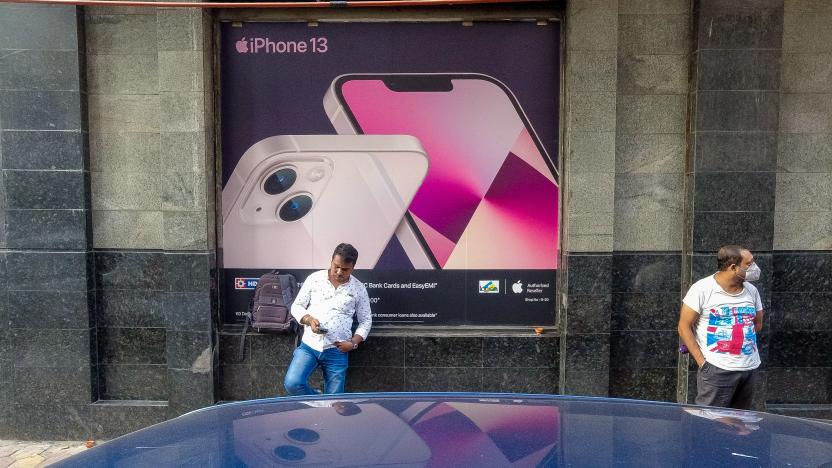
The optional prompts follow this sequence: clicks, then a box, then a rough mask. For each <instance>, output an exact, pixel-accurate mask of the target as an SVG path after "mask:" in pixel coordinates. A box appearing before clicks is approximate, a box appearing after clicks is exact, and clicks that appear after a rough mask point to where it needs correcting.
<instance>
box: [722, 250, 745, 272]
mask: <svg viewBox="0 0 832 468" xmlns="http://www.w3.org/2000/svg"><path fill="white" fill-rule="evenodd" d="M743 250H747V249H746V248H745V247H742V246H739V245H723V246H722V247H720V248H719V252H718V253H717V254H716V269H717V270H719V271H725V270H727V269H728V267H729V266H731V265H740V264H741V263H742V252H743Z"/></svg>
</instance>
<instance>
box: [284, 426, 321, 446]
mask: <svg viewBox="0 0 832 468" xmlns="http://www.w3.org/2000/svg"><path fill="white" fill-rule="evenodd" d="M286 437H288V438H289V439H290V440H292V441H294V442H298V443H301V444H313V443H315V442H317V441H318V440H319V439H320V438H321V435H320V434H318V432H317V431H313V430H312V429H307V428H305V427H296V428H294V429H292V430H290V431H289V432H287V433H286Z"/></svg>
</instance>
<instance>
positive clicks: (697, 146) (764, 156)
mask: <svg viewBox="0 0 832 468" xmlns="http://www.w3.org/2000/svg"><path fill="white" fill-rule="evenodd" d="M694 24H695V27H694V50H693V54H694V55H693V65H694V66H693V76H692V80H691V89H690V102H691V111H690V112H691V114H690V120H691V122H690V128H689V131H690V135H689V138H690V142H691V145H690V147H689V154H688V157H687V170H686V211H685V223H686V226H687V228H686V232H685V254H686V255H685V264H684V267H683V277H684V279H683V288H682V289H683V291H684V290H686V289H687V287H688V286H689V285H690V284H691V283H692V282H694V281H696V280H698V279H700V278H702V277H703V276H706V275H708V274H710V273H713V272H714V271H715V270H716V251H717V249H719V247H720V246H721V245H724V244H740V245H744V246H746V247H748V248H749V249H750V250H752V251H753V252H754V254H755V257H756V258H757V263H758V264H759V265H760V267H761V268H762V270H763V278H762V279H761V280H760V281H759V282H758V283H756V285H757V287H758V288H759V289H760V292H761V293H762V295H763V301H764V305H766V304H769V303H770V300H771V298H770V295H769V294H767V293H768V292H769V291H770V286H771V281H772V275H771V273H772V270H773V266H772V248H773V243H772V242H773V232H774V230H773V226H774V197H775V191H774V190H773V188H774V187H775V178H776V173H775V171H776V164H777V146H778V119H779V108H780V69H781V66H780V56H781V48H782V36H783V0H760V1H754V2H744V1H733V0H732V1H724V0H698V1H696V2H695V3H694ZM768 308H769V307H768V306H766V309H768ZM760 346H761V354H762V357H763V362H764V363H765V362H766V354H767V353H766V348H767V339H766V334H765V332H764V333H763V334H762V335H761V337H760ZM687 361H688V359H687V358H683V359H682V360H681V363H680V366H681V367H680V369H682V372H680V375H681V376H682V378H683V379H684V377H687V380H688V381H687V385H685V382H684V381H683V382H680V385H679V388H680V394H679V399H680V400H681V401H685V400H687V401H691V400H692V399H693V397H694V395H693V392H692V391H691V390H693V389H695V372H694V369H695V364H691V363H688V362H687ZM764 365H765V364H764ZM686 366H688V367H687V368H688V369H689V372H687V373H685V372H684V368H685V367H686ZM686 374H687V375H686ZM760 381H761V388H760V391H758V392H757V395H758V397H759V399H760V401H759V402H758V407H761V406H762V401H763V400H762V399H763V398H764V393H765V392H764V383H765V377H764V376H763V378H762V379H760ZM686 389H687V390H688V391H687V392H685V390H686ZM686 393H687V394H686Z"/></svg>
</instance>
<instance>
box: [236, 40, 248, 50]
mask: <svg viewBox="0 0 832 468" xmlns="http://www.w3.org/2000/svg"><path fill="white" fill-rule="evenodd" d="M235 46H236V47H237V52H239V53H241V54H247V53H248V42H246V38H242V39H240V40H239V41H237V43H236V44H235Z"/></svg>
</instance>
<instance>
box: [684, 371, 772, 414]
mask: <svg viewBox="0 0 832 468" xmlns="http://www.w3.org/2000/svg"><path fill="white" fill-rule="evenodd" d="M756 378H757V373H756V372H754V371H753V370H747V371H728V370H724V369H720V368H719V367H716V366H715V365H713V364H711V363H710V362H708V361H705V365H704V366H702V368H701V369H699V370H698V371H697V372H696V404H697V405H705V406H721V407H723V408H736V409H751V403H752V401H753V399H754V381H755V380H756Z"/></svg>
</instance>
